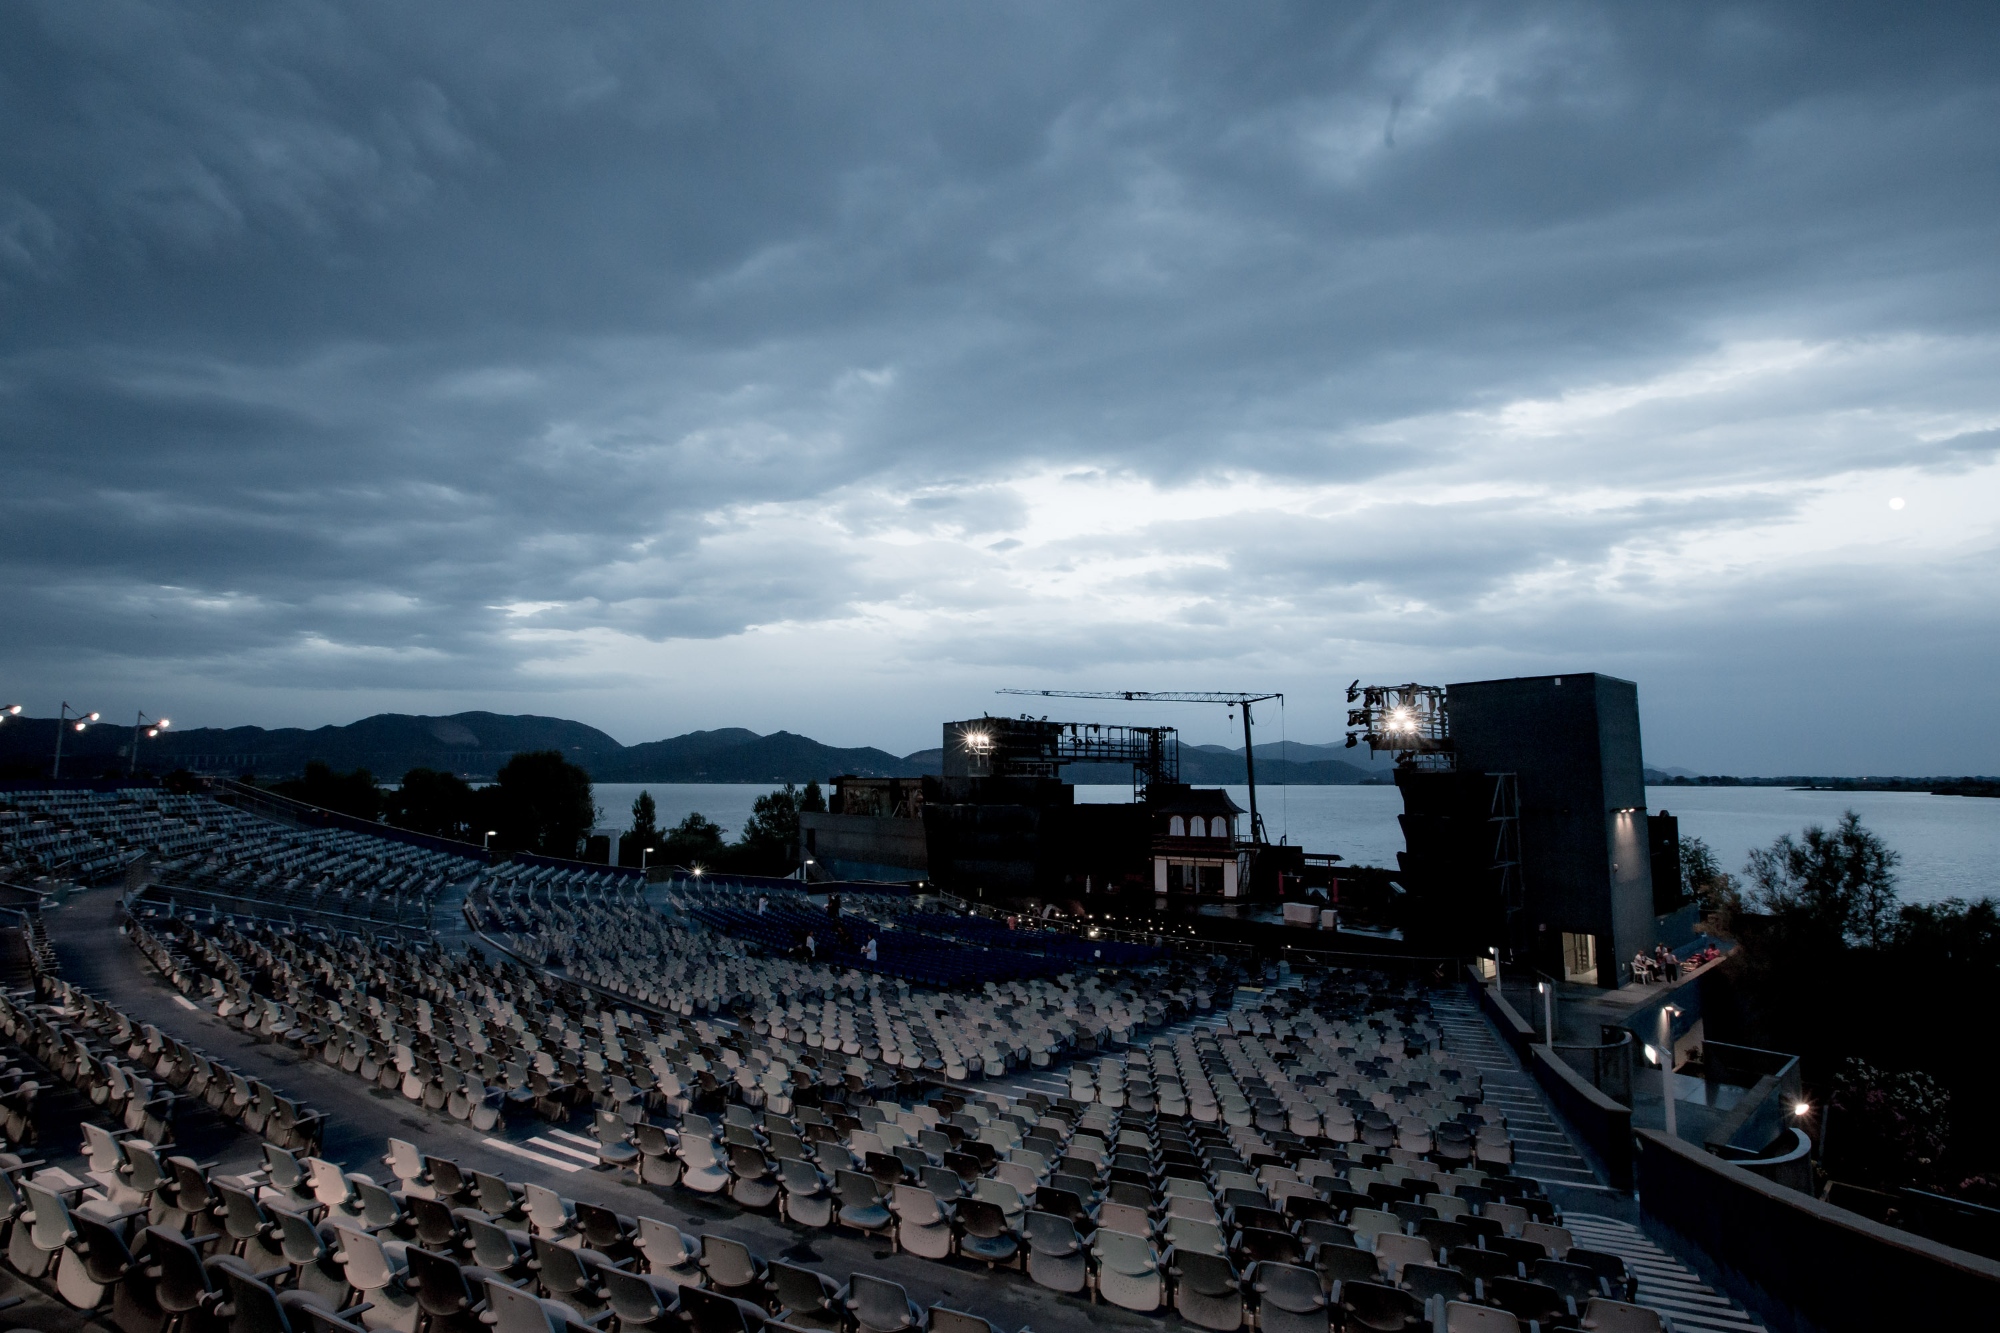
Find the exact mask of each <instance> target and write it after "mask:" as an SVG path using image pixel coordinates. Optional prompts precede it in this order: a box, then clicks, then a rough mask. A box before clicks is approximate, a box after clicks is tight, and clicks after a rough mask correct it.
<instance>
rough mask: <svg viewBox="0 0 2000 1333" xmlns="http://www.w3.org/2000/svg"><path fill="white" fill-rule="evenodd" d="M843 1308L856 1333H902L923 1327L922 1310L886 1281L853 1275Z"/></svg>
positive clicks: (896, 1286) (902, 1291) (897, 1286)
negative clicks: (847, 1312) (850, 1316)
mask: <svg viewBox="0 0 2000 1333" xmlns="http://www.w3.org/2000/svg"><path fill="white" fill-rule="evenodd" d="M846 1305H847V1309H848V1311H849V1312H850V1313H851V1315H852V1317H853V1319H854V1326H855V1329H856V1330H857V1333H904V1330H907V1329H921V1328H922V1327H923V1326H924V1312H923V1310H922V1309H920V1308H919V1307H918V1306H917V1305H915V1304H914V1303H912V1302H911V1300H910V1296H909V1293H908V1292H906V1291H905V1290H903V1288H902V1287H901V1286H900V1285H898V1284H897V1283H894V1282H890V1281H888V1280H887V1279H885V1278H879V1277H871V1276H869V1275H868V1274H866V1273H856V1274H855V1275H854V1277H853V1279H852V1280H851V1281H850V1282H849V1283H848V1286H847V1300H846Z"/></svg>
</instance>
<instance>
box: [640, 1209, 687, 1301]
mask: <svg viewBox="0 0 2000 1333" xmlns="http://www.w3.org/2000/svg"><path fill="white" fill-rule="evenodd" d="M636 1220H637V1221H638V1224H639V1229H638V1238H637V1241H636V1242H635V1243H636V1245H637V1247H638V1251H639V1256H640V1259H641V1261H642V1262H643V1264H644V1266H645V1271H646V1273H647V1274H649V1275H650V1276H652V1277H655V1278H659V1279H661V1280H663V1281H666V1282H669V1283H672V1284H673V1285H674V1286H677V1287H686V1286H700V1285H701V1283H702V1269H701V1257H700V1251H699V1250H698V1249H697V1247H696V1245H695V1244H694V1243H693V1242H691V1241H689V1240H688V1238H687V1237H686V1235H684V1234H683V1233H682V1232H681V1231H680V1230H679V1229H678V1228H676V1227H675V1226H673V1225H672V1224H671V1223H668V1222H663V1221H661V1220H660V1219H658V1218H656V1217H646V1216H643V1215H642V1216H640V1217H639V1218H638V1219H636Z"/></svg>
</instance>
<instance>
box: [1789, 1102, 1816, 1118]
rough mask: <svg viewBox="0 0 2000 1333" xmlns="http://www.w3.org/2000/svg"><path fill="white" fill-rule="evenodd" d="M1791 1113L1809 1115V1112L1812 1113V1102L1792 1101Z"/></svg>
mask: <svg viewBox="0 0 2000 1333" xmlns="http://www.w3.org/2000/svg"><path fill="white" fill-rule="evenodd" d="M1792 1114H1793V1115H1798V1116H1805V1115H1811V1114H1812V1103H1811V1102H1793V1103H1792Z"/></svg>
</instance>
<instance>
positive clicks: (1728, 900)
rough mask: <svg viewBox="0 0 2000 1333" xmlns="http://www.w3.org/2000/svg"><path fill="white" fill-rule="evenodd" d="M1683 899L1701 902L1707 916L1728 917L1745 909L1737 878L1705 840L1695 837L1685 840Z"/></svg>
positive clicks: (1682, 858) (1682, 865)
mask: <svg viewBox="0 0 2000 1333" xmlns="http://www.w3.org/2000/svg"><path fill="white" fill-rule="evenodd" d="M1681 896H1682V897H1683V898H1688V899H1692V900H1694V901H1696V902H1699V903H1700V904H1701V906H1702V910H1703V911H1704V912H1712V913H1718V914H1721V915H1723V916H1725V917H1727V916H1729V915H1730V914H1732V913H1734V912H1737V911H1740V910H1741V909H1742V906H1743V891H1742V888H1741V886H1739V885H1738V884H1737V882H1736V876H1734V875H1732V874H1730V873H1729V872H1728V871H1726V870H1724V869H1723V868H1722V862H1721V861H1719V860H1718V859H1717V858H1716V855H1715V850H1714V849H1713V848H1711V847H1710V846H1709V845H1708V843H1707V842H1706V841H1705V840H1703V839H1701V838H1698V837H1694V836H1688V837H1684V838H1682V839H1681Z"/></svg>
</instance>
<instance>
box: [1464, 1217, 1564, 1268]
mask: <svg viewBox="0 0 2000 1333" xmlns="http://www.w3.org/2000/svg"><path fill="white" fill-rule="evenodd" d="M1488 1220H1491V1219H1488ZM1480 1243H1481V1245H1482V1246H1483V1247H1484V1248H1485V1249H1487V1250H1488V1251H1490V1252H1492V1253H1494V1254H1502V1255H1505V1256H1506V1257H1507V1258H1509V1259H1512V1260H1514V1261H1515V1262H1517V1263H1520V1264H1533V1263H1540V1262H1541V1261H1542V1260H1544V1259H1546V1258H1548V1257H1549V1256H1548V1251H1546V1250H1544V1249H1543V1248H1542V1247H1541V1246H1540V1245H1539V1244H1538V1243H1536V1242H1535V1241H1532V1240H1522V1239H1521V1238H1520V1237H1519V1236H1482V1237H1481V1238H1480Z"/></svg>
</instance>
